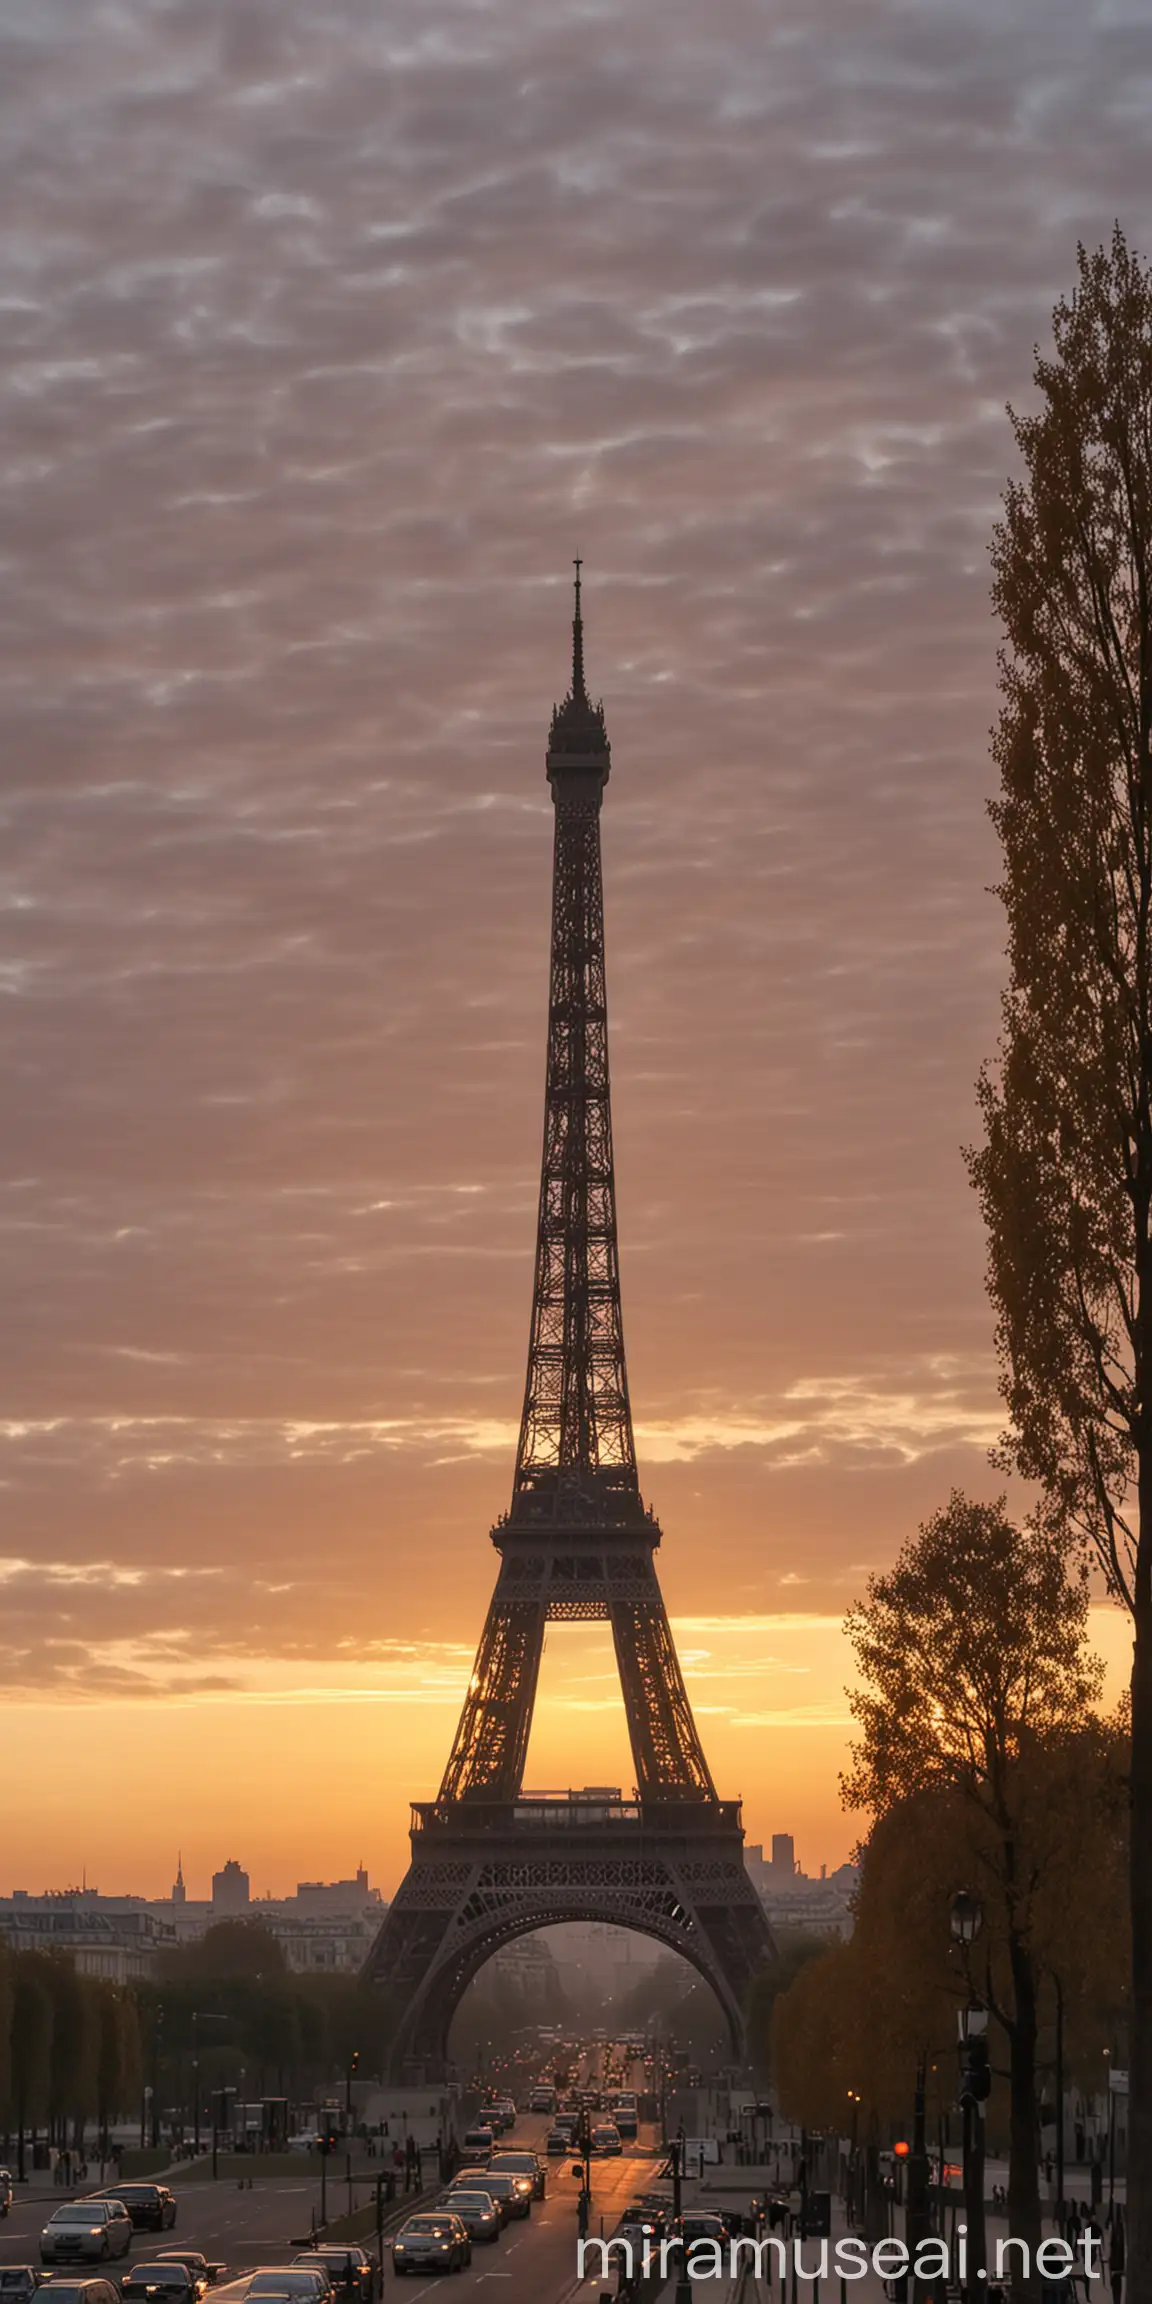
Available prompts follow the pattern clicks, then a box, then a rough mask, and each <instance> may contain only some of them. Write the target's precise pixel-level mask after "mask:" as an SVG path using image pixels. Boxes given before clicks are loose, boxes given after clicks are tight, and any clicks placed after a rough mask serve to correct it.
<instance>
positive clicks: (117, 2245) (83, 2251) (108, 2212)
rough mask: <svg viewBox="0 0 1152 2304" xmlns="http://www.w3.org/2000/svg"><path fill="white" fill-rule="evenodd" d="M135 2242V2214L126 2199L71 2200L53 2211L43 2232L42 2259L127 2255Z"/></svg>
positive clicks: (65, 2260)
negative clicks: (131, 2213)
mask: <svg viewBox="0 0 1152 2304" xmlns="http://www.w3.org/2000/svg"><path fill="white" fill-rule="evenodd" d="M131 2246H132V2218H131V2217H130V2215H129V2214H128V2210H127V2209H126V2208H125V2206H124V2203H123V2201H122V2200H69V2201H68V2203H67V2205H66V2206H65V2207H63V2208H57V2209H55V2210H54V2211H53V2213H52V2215H51V2216H50V2217H49V2218H48V2222H47V2223H46V2225H45V2226H44V2230H43V2231H42V2233H41V2234H40V2262H41V2263H42V2264H66V2263H68V2262H69V2261H70V2260H71V2261H73V2262H74V2261H75V2260H76V2259H77V2258H80V2259H81V2260H82V2259H83V2258H84V2257H86V2256H88V2257H105V2256H126V2255H127V2254H128V2250H129V2249H130V2247H131Z"/></svg>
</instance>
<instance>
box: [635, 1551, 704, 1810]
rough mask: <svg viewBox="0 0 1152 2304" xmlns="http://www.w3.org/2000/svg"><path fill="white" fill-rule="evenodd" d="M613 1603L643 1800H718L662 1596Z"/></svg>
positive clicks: (656, 1591)
mask: <svg viewBox="0 0 1152 2304" xmlns="http://www.w3.org/2000/svg"><path fill="white" fill-rule="evenodd" d="M652 1587H653V1592H652V1598H651V1599H648V1600H633V1601H619V1600H616V1601H613V1603H612V1607H611V1617H612V1638H613V1641H614V1643H615V1647H616V1663H617V1667H618V1669H619V1673H620V1685H621V1688H622V1689H623V1692H624V1709H625V1712H626V1714H627V1717H628V1735H629V1738H630V1740H631V1745H632V1758H633V1761H634V1763H635V1768H636V1789H637V1791H638V1792H639V1795H640V1798H641V1800H715V1798H716V1788H715V1785H714V1784H713V1782H712V1778H711V1776H710V1775H709V1772H708V1763H707V1761H706V1760H705V1758H704V1751H703V1747H702V1745H701V1743H700V1738H699V1736H698V1734H697V1732H696V1723H695V1721H694V1719H693V1717H692V1707H691V1705H690V1704H689V1702H688V1691H687V1689H686V1688H685V1686H684V1677H683V1674H682V1672H681V1670H680V1659H679V1657H678V1656H677V1654H676V1644H675V1642H674V1640H673V1638H672V1630H671V1626H670V1625H669V1622H668V1617H667V1613H666V1611H665V1607H664V1601H663V1597H662V1595H661V1592H660V1589H659V1586H658V1585H657V1583H656V1577H655V1574H653V1576H652Z"/></svg>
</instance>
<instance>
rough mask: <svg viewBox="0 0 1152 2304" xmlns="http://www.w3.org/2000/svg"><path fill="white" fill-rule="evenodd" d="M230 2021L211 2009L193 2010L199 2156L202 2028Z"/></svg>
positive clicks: (195, 2129) (194, 2117)
mask: <svg viewBox="0 0 1152 2304" xmlns="http://www.w3.org/2000/svg"><path fill="white" fill-rule="evenodd" d="M230 2021H231V2019H230V2018H229V2017H227V2016H224V2015H218V2014H214V2013H213V2011H212V2009H210V2008H194V2009H193V2010H192V2141H193V2144H194V2146H195V2149H196V2152H197V2154H199V2151H200V2026H201V2025H202V2024H227V2023H229V2022H230Z"/></svg>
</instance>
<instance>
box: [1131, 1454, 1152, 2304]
mask: <svg viewBox="0 0 1152 2304" xmlns="http://www.w3.org/2000/svg"><path fill="white" fill-rule="evenodd" d="M1146 1462H1147V1466H1148V1469H1147V1471H1146V1472H1145V1471H1144V1468H1143V1467H1142V1468H1141V1469H1142V1475H1143V1476H1142V1478H1141V1483H1140V1485H1141V1506H1142V1512H1141V1520H1142V1527H1143V1530H1144V1531H1145V1533H1143V1534H1142V1536H1141V1541H1140V1553H1141V1554H1142V1555H1143V1558H1142V1560H1140V1561H1139V1562H1138V1567H1137V1591H1136V1603H1137V1604H1136V1609H1135V1612H1134V1622H1135V1648H1134V1652H1133V1661H1132V1784H1131V1802H1132V1847H1131V1857H1130V1865H1131V1870H1130V1881H1131V1899H1132V2038H1131V2043H1130V2047H1129V2056H1128V2087H1129V2100H1128V2275H1127V2290H1126V2294H1127V2299H1128V2304H1152V1591H1150V1589H1149V1586H1150V1585H1152V1448H1149V1449H1148V1450H1147V1451H1146ZM1145 1488H1147V1489H1148V1491H1149V1496H1148V1504H1147V1511H1146V1513H1145V1511H1144V1509H1143V1506H1144V1493H1143V1492H1144V1489H1145Z"/></svg>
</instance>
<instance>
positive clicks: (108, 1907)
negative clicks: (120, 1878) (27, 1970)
mask: <svg viewBox="0 0 1152 2304" xmlns="http://www.w3.org/2000/svg"><path fill="white" fill-rule="evenodd" d="M0 1936H3V1937H4V1939H5V1941H6V1942H7V1943H8V1944H10V1945H11V1947H12V1950H13V1951H14V1952H56V1953H62V1954H64V1955H65V1957H66V1958H68V1959H69V1960H71V1962H72V1965H73V1967H74V1968H75V1970H76V1972H77V1975H79V1976H100V1977H103V1978H104V1979H105V1981H106V1982H107V1983H109V1984H132V1983H136V1982H138V1981H139V1980H140V1979H142V1978H144V1977H147V1976H152V1975H154V1974H155V1971H156V1962H157V1958H158V1956H159V1954H160V1953H161V1952H164V1951H167V1950H170V1949H171V1948H173V1947H174V1945H175V1943H176V1931H175V1929H174V1928H173V1927H172V1925H171V1922H170V1921H166V1920H165V1919H164V1918H163V1917H162V1916H158V1915H157V1913H156V1912H154V1911H153V1910H152V1909H151V1907H150V1906H149V1905H148V1904H146V1903H145V1902H144V1900H143V1898H142V1897H139V1896H101V1895H100V1893H99V1891H98V1889H95V1888H62V1889H57V1890H55V1891H49V1892H48V1893H47V1894H46V1895H44V1896H30V1895H29V1893H28V1891H27V1889H26V1888H17V1889H15V1890H14V1891H13V1894H12V1895H11V1896H4V1897H0Z"/></svg>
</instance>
